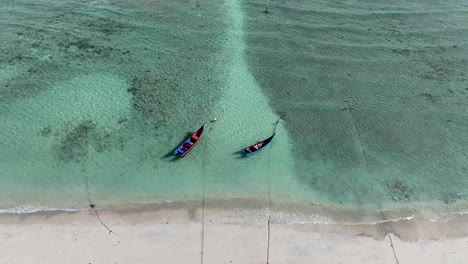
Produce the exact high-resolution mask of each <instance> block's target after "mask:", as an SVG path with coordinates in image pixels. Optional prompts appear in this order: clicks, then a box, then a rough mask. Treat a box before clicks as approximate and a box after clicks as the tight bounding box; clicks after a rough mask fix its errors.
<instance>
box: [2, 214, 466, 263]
mask: <svg viewBox="0 0 468 264" xmlns="http://www.w3.org/2000/svg"><path fill="white" fill-rule="evenodd" d="M280 214H281V213H280V212H276V213H275V215H276V216H277V215H280ZM98 215H99V218H100V219H101V220H102V222H103V223H104V224H105V225H106V226H107V227H108V228H109V229H111V230H112V232H109V231H108V230H107V229H106V227H104V226H103V225H102V224H101V223H100V222H99V220H98V219H97V217H96V214H95V211H93V210H92V209H90V210H89V211H80V212H41V213H32V214H3V215H1V216H0V238H1V239H0V248H1V250H0V263H52V264H53V263H93V264H94V263H112V264H113V263H267V262H268V263H434V264H436V263H437V264H438V263H465V261H466V258H467V257H468V252H467V251H466V250H465V249H466V246H467V245H468V236H467V234H466V230H468V228H467V227H468V224H466V223H468V221H466V219H465V218H466V217H464V216H459V217H455V218H451V219H449V220H446V221H443V222H435V221H423V220H404V221H398V222H388V223H379V224H372V225H371V224H368V225H358V224H356V225H343V224H314V223H296V224H291V223H287V222H286V223H285V222H283V221H278V220H275V218H274V217H271V216H270V221H269V220H268V218H269V216H268V215H269V213H268V212H265V211H261V210H253V209H248V210H243V209H239V210H234V209H233V210H220V209H215V208H212V209H210V208H206V209H205V210H201V209H190V210H187V209H183V208H174V207H172V208H158V209H142V210H133V211H125V212H112V211H102V210H101V211H98ZM268 240H269V243H268Z"/></svg>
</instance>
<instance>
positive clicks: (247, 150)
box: [242, 133, 276, 157]
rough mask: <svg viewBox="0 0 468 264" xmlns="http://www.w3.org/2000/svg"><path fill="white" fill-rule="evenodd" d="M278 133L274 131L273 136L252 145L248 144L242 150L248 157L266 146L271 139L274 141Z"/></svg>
mask: <svg viewBox="0 0 468 264" xmlns="http://www.w3.org/2000/svg"><path fill="white" fill-rule="evenodd" d="M275 135H276V133H274V134H273V135H272V136H271V137H269V138H267V139H265V140H262V141H260V142H257V143H255V144H253V145H251V146H248V147H246V148H244V149H242V152H244V153H245V155H246V156H247V157H248V156H250V155H253V154H255V153H257V152H258V151H260V150H261V149H263V148H265V147H266V146H267V145H268V144H270V142H271V141H273V138H274V137H275Z"/></svg>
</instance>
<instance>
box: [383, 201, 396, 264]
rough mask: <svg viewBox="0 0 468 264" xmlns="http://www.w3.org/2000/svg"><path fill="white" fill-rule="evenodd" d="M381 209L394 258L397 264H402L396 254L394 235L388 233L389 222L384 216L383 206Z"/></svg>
mask: <svg viewBox="0 0 468 264" xmlns="http://www.w3.org/2000/svg"><path fill="white" fill-rule="evenodd" d="M379 207H380V214H381V215H382V218H383V220H384V225H385V231H386V232H387V234H388V237H389V238H390V246H391V247H392V251H393V256H394V257H395V261H396V263H397V264H400V262H399V261H398V257H397V255H396V252H395V247H394V246H393V239H392V234H390V233H389V232H388V228H387V222H386V221H387V218H386V217H385V215H384V213H383V210H382V207H381V206H379Z"/></svg>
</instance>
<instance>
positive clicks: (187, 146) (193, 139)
mask: <svg viewBox="0 0 468 264" xmlns="http://www.w3.org/2000/svg"><path fill="white" fill-rule="evenodd" d="M204 128H205V124H203V126H201V127H200V128H199V129H198V130H197V131H196V132H195V133H193V134H192V135H191V136H190V137H189V138H188V139H187V140H185V141H184V143H182V145H180V146H179V147H178V148H177V149H176V150H175V151H174V155H178V154H180V157H181V158H183V157H184V156H185V155H187V153H189V152H190V150H192V149H193V147H195V145H196V144H197V142H198V140H200V137H201V135H202V134H203V129H204Z"/></svg>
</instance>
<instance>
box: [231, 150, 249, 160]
mask: <svg viewBox="0 0 468 264" xmlns="http://www.w3.org/2000/svg"><path fill="white" fill-rule="evenodd" d="M232 155H234V156H236V159H245V158H247V156H246V155H245V153H244V152H243V151H242V150H239V151H236V152H234V153H232Z"/></svg>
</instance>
